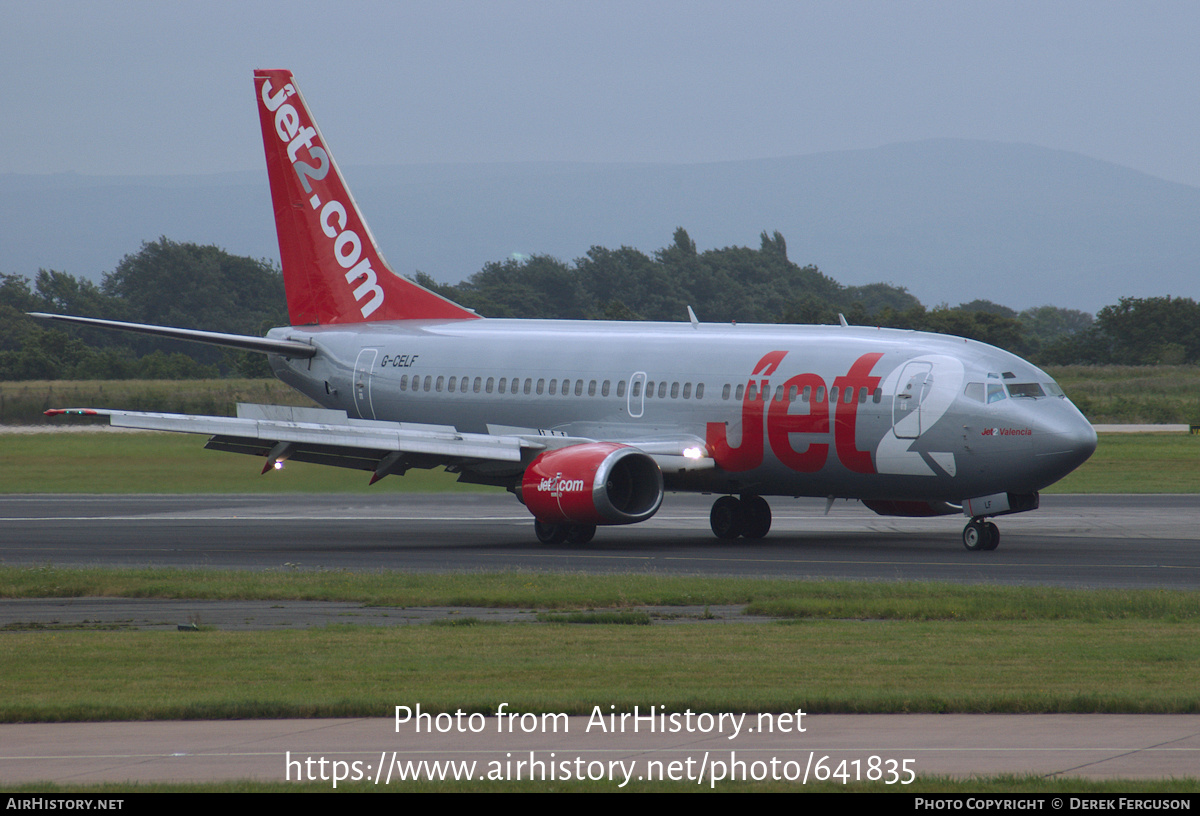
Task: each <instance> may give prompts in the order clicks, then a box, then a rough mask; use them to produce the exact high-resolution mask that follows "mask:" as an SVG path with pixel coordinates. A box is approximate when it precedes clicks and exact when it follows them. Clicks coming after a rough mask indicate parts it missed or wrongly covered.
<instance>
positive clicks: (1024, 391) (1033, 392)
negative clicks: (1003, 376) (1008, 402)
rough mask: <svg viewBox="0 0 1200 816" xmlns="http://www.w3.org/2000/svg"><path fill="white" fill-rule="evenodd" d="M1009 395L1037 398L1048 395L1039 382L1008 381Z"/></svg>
mask: <svg viewBox="0 0 1200 816" xmlns="http://www.w3.org/2000/svg"><path fill="white" fill-rule="evenodd" d="M1008 395H1009V396H1010V397H1027V398H1030V399H1037V398H1038V397H1044V396H1046V392H1045V391H1043V390H1042V387H1041V386H1040V385H1038V384H1037V383H1008Z"/></svg>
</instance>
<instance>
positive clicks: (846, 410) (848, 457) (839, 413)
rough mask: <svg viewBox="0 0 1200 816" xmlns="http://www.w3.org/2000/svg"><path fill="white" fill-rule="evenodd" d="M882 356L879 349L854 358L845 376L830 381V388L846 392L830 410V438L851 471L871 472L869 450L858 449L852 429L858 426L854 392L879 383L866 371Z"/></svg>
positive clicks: (839, 457) (856, 400) (872, 464)
mask: <svg viewBox="0 0 1200 816" xmlns="http://www.w3.org/2000/svg"><path fill="white" fill-rule="evenodd" d="M882 356H883V352H874V353H872V354H864V355H863V356H861V357H859V358H858V359H857V360H855V361H854V365H852V366H850V371H849V373H848V374H846V376H845V377H838V378H837V379H836V380H834V381H833V386H834V388H838V389H840V390H841V392H842V393H843V394H848V395H849V401H847V399H846V397H845V396H843V397H842V401H841V402H839V403H838V405H837V407H836V409H835V411H834V429H833V438H834V441H835V442H836V444H837V455H838V459H840V460H841V462H842V464H843V465H845V466H846V469H847V470H852V471H854V472H855V473H874V472H875V463H874V462H872V461H871V452H870V451H860V450H859V449H858V447H857V444H858V443H857V441H856V440H855V432H856V431H857V429H858V395H857V394H855V391H856V390H857V389H859V388H866V389H867V393H868V394H869V393H871V392H872V391H874V390H875V389H876V388H877V387H878V386H879V378H878V377H871V376H869V375H870V373H871V369H873V368H874V367H875V364H876V363H877V362H879V358H880V357H882Z"/></svg>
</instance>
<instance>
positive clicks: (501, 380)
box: [498, 377, 508, 394]
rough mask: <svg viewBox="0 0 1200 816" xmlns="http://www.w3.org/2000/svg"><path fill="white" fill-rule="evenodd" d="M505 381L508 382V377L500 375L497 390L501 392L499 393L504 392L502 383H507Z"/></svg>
mask: <svg viewBox="0 0 1200 816" xmlns="http://www.w3.org/2000/svg"><path fill="white" fill-rule="evenodd" d="M507 382H508V377H501V378H500V388H499V389H498V390H499V391H500V393H501V394H503V393H504V385H505V383H507Z"/></svg>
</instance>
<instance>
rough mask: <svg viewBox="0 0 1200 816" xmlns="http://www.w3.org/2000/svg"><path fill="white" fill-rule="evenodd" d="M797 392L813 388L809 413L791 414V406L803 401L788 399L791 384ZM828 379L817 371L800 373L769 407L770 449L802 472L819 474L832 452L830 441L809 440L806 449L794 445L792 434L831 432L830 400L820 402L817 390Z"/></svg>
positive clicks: (781, 460)
mask: <svg viewBox="0 0 1200 816" xmlns="http://www.w3.org/2000/svg"><path fill="white" fill-rule="evenodd" d="M793 386H794V387H795V388H796V391H797V393H800V392H803V391H804V387H805V386H809V387H810V388H811V389H812V395H813V398H812V401H811V402H809V403H808V406H809V408H808V413H807V414H792V413H788V411H789V409H790V408H791V407H792V405H795V404H803V403H802V402H801V401H799V400H797V402H796V403H793V402H792V401H791V400H789V399H788V396H789V395H790V394H791V389H792V387H793ZM824 386H825V381H824V380H822V379H821V378H820V377H818V376H817V375H816V374H798V375H796V376H795V377H792V378H791V379H790V380H788V381H787V382H786V383H784V385H783V399H781V400H772V402H771V407H770V408H769V409H768V411H767V413H768V419H767V439H769V440H770V442H771V450H772V451H773V452H774V453H775V457H776V458H777V459H778V460H779V461H780V462H783V464H785V465H787V466H788V467H790V468H791V469H792V470H798V471H800V472H801V473H816V472H817V471H818V470H820V469H821V468H822V467H824V465H825V459H826V458H827V457H828V455H829V445H828V444H827V443H819V444H818V443H815V442H813V443H809V444H808V445H806V446H805V450H804V451H798V450H796V449H795V448H793V447H792V442H791V438H790V436H789V435H790V434H794V433H821V434H827V433H829V403H827V402H826V401H825V400H821V401H820V402H818V401H817V397H816V395H817V389H818V388H824Z"/></svg>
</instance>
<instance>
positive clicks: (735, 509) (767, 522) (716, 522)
mask: <svg viewBox="0 0 1200 816" xmlns="http://www.w3.org/2000/svg"><path fill="white" fill-rule="evenodd" d="M708 521H709V523H710V524H711V525H712V531H713V533H714V534H715V535H716V537H717V538H724V539H730V540H732V539H735V538H738V537H739V536H741V537H742V538H762V537H763V536H765V535H766V534H767V533H768V532H769V531H770V529H771V505H769V504H767V500H766V499H764V498H763V497H762V496H755V495H753V494H743V495H742V497H741V498H740V499H739V498H737V497H736V496H722V497H721V498H719V499H717V500H716V501H715V502H713V506H712V512H710V513H709V514H708Z"/></svg>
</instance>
